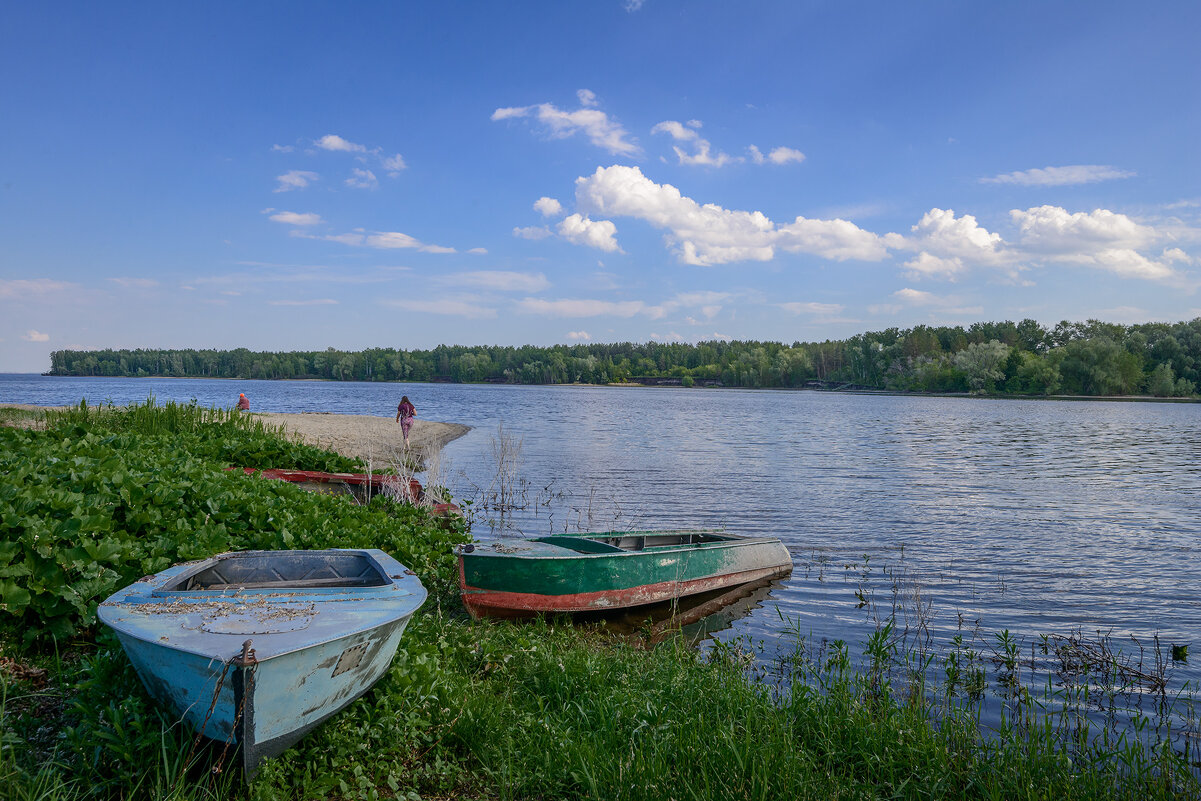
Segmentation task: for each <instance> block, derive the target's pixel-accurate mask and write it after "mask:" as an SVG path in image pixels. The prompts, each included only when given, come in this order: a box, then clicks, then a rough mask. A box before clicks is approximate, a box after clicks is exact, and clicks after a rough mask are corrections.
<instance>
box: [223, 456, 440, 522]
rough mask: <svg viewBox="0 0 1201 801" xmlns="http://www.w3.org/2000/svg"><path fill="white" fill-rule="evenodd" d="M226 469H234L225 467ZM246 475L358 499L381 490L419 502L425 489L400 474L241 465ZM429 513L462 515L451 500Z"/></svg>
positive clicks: (325, 493) (413, 479)
mask: <svg viewBox="0 0 1201 801" xmlns="http://www.w3.org/2000/svg"><path fill="white" fill-rule="evenodd" d="M226 469H227V470H237V469H239V468H237V467H228V468H226ZM241 469H242V471H243V472H245V473H246V475H248V476H250V475H258V476H260V477H262V478H268V479H274V480H276V481H287V482H289V483H291V484H295V485H296V486H297V487H300V488H301V489H303V490H308V491H309V492H319V493H321V494H323V495H353V496H355V497H356V498H358V499H359V500H370V499H371V498H372V496H374V495H378V494H379V493H381V492H385V491H387V492H389V494H391V495H392V496H393V497H395V498H399V499H402V500H408V501H409V502H410V503H420V502H421V501H422V500H424V498H425V490H424V489H422V487H421V482H420V481H418V480H417V479H415V478H410V479H408V482H407V485H406V482H405V479H403V478H401V477H400V476H390V475H383V474H380V473H323V472H321V471H320V470H275V469H270V470H258V469H256V468H253V467H243V468H241ZM430 510H431V512H432V513H433V514H434V515H436V516H439V517H444V516H447V515H457V514H462V510H461V509H459V507H458V506H457V505H455V504H453V503H438V504H434V505H433V506H432V507H430Z"/></svg>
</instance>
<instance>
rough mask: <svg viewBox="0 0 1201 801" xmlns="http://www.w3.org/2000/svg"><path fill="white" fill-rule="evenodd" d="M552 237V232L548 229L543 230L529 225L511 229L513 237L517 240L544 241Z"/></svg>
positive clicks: (539, 226)
mask: <svg viewBox="0 0 1201 801" xmlns="http://www.w3.org/2000/svg"><path fill="white" fill-rule="evenodd" d="M552 235H553V232H552V231H551V230H550V229H549V228H545V227H543V226H541V225H530V226H527V227H525V228H514V229H513V236H515V237H517V238H518V239H533V240H539V239H546V238H547V237H548V236H552Z"/></svg>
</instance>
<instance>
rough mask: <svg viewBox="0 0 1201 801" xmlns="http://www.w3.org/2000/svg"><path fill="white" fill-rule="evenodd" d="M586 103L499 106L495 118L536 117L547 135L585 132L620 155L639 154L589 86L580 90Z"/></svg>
mask: <svg viewBox="0 0 1201 801" xmlns="http://www.w3.org/2000/svg"><path fill="white" fill-rule="evenodd" d="M578 94H579V98H580V101H581V103H582V106H581V107H580V108H578V109H576V110H575V111H565V110H563V109H560V108H558V107H557V106H555V105H554V104H553V103H539V104H537V105H533V106H512V107H508V108H498V109H497V110H496V111H494V112H492V119H493V121H500V120H511V119H521V118H526V117H528V118H532V119H534V120H536V121H537V122H538V123H540V124H541V125H542V127H543V130H545V131H546V133H547V135H548V136H550V137H551V138H553V139H566V138H568V137H571V136H574V135H575V134H577V133H582V134H583V135H584V136H586V137H587V138H588V141H590V142H591V143H592V144H594V145H596V146H597V147H599V148H603V149H604V150H607V151H608V152H610V153H614V154H616V155H620V156H636V155H638V154H639V153H640V152H641V149H640V148H639V147H638V145H637V143H636V142H635V141H634V140H633V139H631V138H630V135H629V133H628V132H627V131H626V129H625V128H623V127H622V126H621V124H620V123H618V122H616V121H614V120H612V119H610V118H609V115H608V114H606V113H605V112H603V111H601V110H600V109H597V108H595V106H596V95H594V94H593V93H592V92H590V91H588V90H587V89H582V90H580V92H579V93H578Z"/></svg>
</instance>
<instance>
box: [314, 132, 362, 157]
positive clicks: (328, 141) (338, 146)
mask: <svg viewBox="0 0 1201 801" xmlns="http://www.w3.org/2000/svg"><path fill="white" fill-rule="evenodd" d="M313 144H315V145H316V146H317V147H319V148H321V149H322V150H334V151H340V152H343V153H366V152H367V148H366V146H364V145H358V144H355V143H354V142H348V141H346V140H345V139H343V138H342V137H340V136H338V135H337V134H326V135H325V136H323V137H321V138H320V139H318V140H316V141H315V142H313Z"/></svg>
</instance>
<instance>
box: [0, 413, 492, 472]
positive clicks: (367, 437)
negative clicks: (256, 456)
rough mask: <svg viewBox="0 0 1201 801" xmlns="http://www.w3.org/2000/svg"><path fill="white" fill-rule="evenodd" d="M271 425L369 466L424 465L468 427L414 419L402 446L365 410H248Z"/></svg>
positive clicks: (397, 434) (391, 427)
mask: <svg viewBox="0 0 1201 801" xmlns="http://www.w3.org/2000/svg"><path fill="white" fill-rule="evenodd" d="M70 408H73V407H71V406H38V405H35V404H31V403H0V409H17V410H20V411H26V412H45V411H62V410H64V409H70ZM249 414H252V415H254V416H255V417H257V418H259V419H261V420H262V421H263V422H264V423H265V424H267V425H271V426H283V427H284V428H285V429H286V430H287V432H288V434H289V435H291V436H294V437H296V438H298V439H300V440H301V441H303V442H305V443H306V444H308V445H315V446H317V447H319V448H325V449H326V450H331V451H334V452H336V453H339V454H341V455H342V456H346V457H349V458H351V459H359V460H361V461H362V462H363V463H364V464H365V465H367V467H368V469H369V470H375V469H381V468H384V467H396V468H400V467H401V466H403V465H405V464H406V463H411V461H412V457H414V456H416V457H417V458H418V460H419V461H420V463H421V464H422V465H425V464H429V463H430V461H431V458H430V457H431V456H433V455H434V454H436V453H437V452H438V451H441V450H442V448H443V447H445V446H446V445H447V443H450V442H453V441H454V440H456V439H458V438H459V437H461V436H463V435H464V434H466V433H467V432H468V431H470V430H471V426H468V425H464V424H462V423H443V422H438V421H436V420H422V419H420V418H419V419H417V420H414V421H413V428H412V430H411V431H410V432H409V445H408V447H407V448H406V447H405V444H404V436H403V434H402V433H401V430H400V424H398V423H397V422H396V421H395V419H394V418H391V417H374V416H372V415H365V414H336V413H333V412H249ZM30 422H32V421H30Z"/></svg>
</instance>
